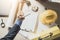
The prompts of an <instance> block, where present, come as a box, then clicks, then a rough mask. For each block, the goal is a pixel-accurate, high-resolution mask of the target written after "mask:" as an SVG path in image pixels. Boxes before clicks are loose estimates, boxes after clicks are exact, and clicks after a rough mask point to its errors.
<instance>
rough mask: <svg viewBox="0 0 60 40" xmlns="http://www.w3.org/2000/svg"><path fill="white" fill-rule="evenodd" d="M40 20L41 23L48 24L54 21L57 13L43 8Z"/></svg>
mask: <svg viewBox="0 0 60 40" xmlns="http://www.w3.org/2000/svg"><path fill="white" fill-rule="evenodd" d="M39 18H40V21H41V22H42V23H43V24H46V25H49V24H51V23H54V22H55V21H56V19H57V13H56V11H54V10H45V11H44V12H43V13H42V14H41V15H40V16H39Z"/></svg>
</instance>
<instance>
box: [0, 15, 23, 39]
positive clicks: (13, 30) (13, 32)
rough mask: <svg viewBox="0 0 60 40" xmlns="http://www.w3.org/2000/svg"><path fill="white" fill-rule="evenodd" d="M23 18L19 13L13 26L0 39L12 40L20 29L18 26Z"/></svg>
mask: <svg viewBox="0 0 60 40" xmlns="http://www.w3.org/2000/svg"><path fill="white" fill-rule="evenodd" d="M23 19H24V17H23V15H20V16H19V18H18V20H17V21H16V22H15V24H14V26H13V27H12V28H11V29H10V31H9V32H8V34H7V35H6V36H5V37H3V38H1V39H0V40H13V39H14V38H15V36H16V35H17V33H18V32H19V30H20V26H21V24H22V21H23Z"/></svg>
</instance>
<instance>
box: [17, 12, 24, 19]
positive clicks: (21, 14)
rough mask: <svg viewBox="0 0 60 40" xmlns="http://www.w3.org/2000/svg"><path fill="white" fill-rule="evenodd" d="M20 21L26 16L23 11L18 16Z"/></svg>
mask: <svg viewBox="0 0 60 40" xmlns="http://www.w3.org/2000/svg"><path fill="white" fill-rule="evenodd" d="M18 19H19V20H24V19H25V17H24V14H23V12H22V11H20V14H19V15H18Z"/></svg>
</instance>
